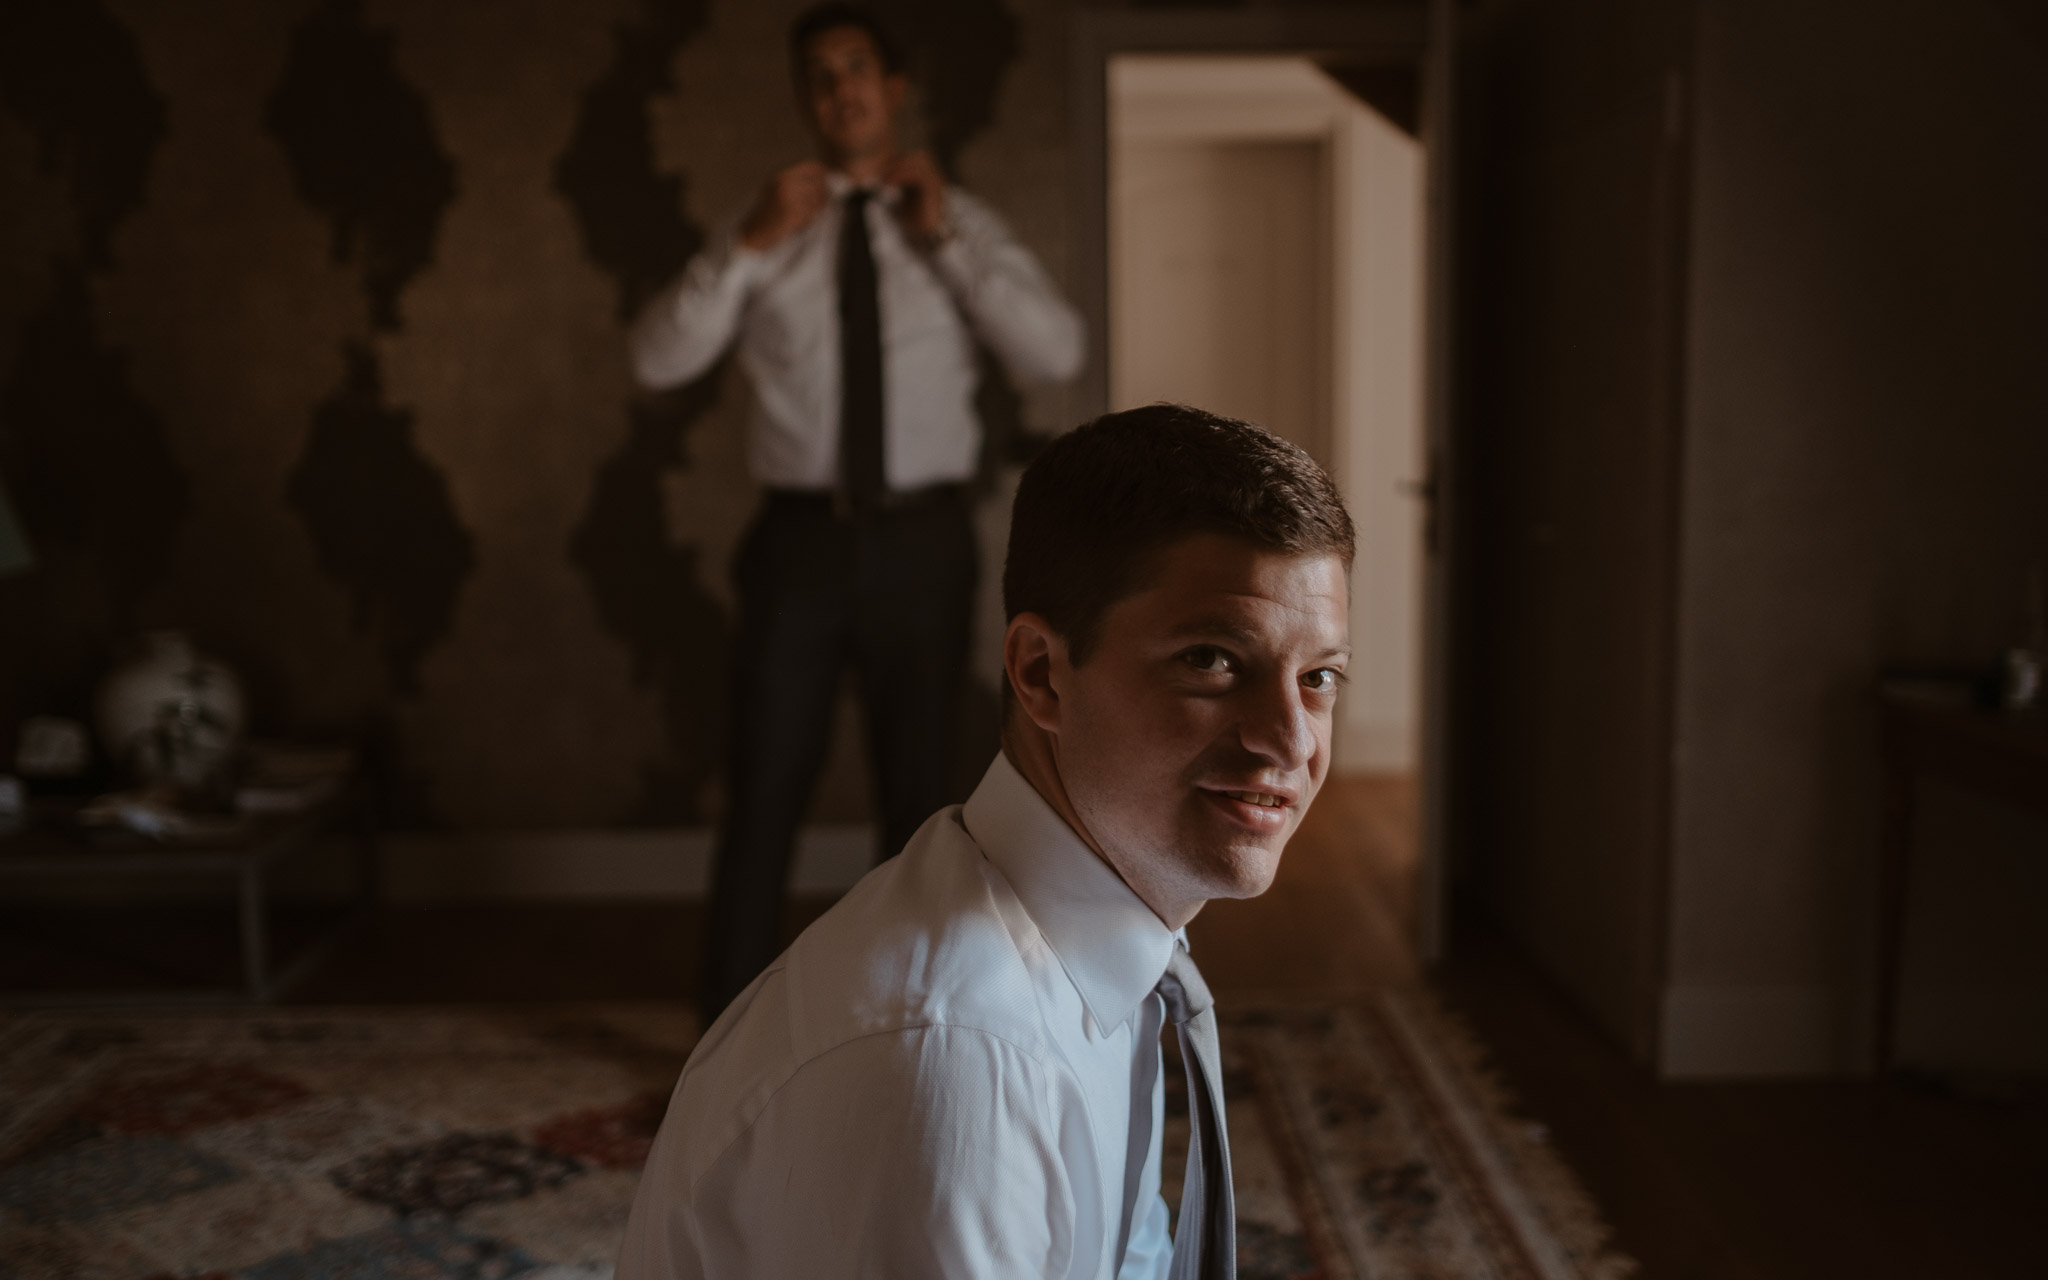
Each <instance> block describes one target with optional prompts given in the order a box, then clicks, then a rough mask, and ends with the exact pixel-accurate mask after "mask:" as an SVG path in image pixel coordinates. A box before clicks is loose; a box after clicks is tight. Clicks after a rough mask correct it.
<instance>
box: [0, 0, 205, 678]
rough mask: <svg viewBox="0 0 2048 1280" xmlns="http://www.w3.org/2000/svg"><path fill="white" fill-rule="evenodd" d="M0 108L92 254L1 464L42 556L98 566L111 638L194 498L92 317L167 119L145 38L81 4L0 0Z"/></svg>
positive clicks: (30, 347)
mask: <svg viewBox="0 0 2048 1280" xmlns="http://www.w3.org/2000/svg"><path fill="white" fill-rule="evenodd" d="M0 102H4V103H5V105H6V106H7V108H8V110H10V111H12V112H13V113H14V114H15V115H16V116H18V117H20V119H21V120H22V122H23V123H24V124H25V125H27V127H28V129H29V131H30V132H31V133H32V134H33V135H34V136H35V139H36V144H37V149H38V152H39V156H38V158H39V161H40V163H41V165H42V167H43V170H44V171H45V172H46V173H49V174H52V175H58V176H61V177H62V178H63V179H64V181H65V184H66V185H67V186H68V188H69V189H70V193H71V198H72V203H73V206H74V210H75V214H76V217H77V226H78V240H79V245H80V250H81V253H82V255H83V261H82V262H79V261H72V262H62V263H58V264H56V268H55V271H54V281H53V287H52V291H51V293H50V295H49V298H48V300H47V301H46V302H45V303H44V304H43V306H42V307H41V308H40V309H39V310H38V312H37V313H36V314H35V315H34V316H33V317H32V318H31V319H30V321H29V323H28V324H27V325H26V326H25V328H24V330H23V332H22V335H21V341H20V346H19V348H18V349H17V350H16V352H15V355H14V362H13V368H12V369H11V371H10V372H9V375H8V380H7V382H6V384H5V385H4V386H0V473H4V474H5V475H6V477H7V482H8V483H7V487H8V490H9V491H10V492H11V493H12V495H13V496H14V500H15V502H16V503H17V504H19V512H20V516H21V522H22V525H23V528H24V530H25V531H26V533H27V535H28V538H29V541H30V543H31V544H32V545H34V546H35V547H37V548H38V550H39V552H40V554H41V555H42V557H43V559H44V561H45V563H46V564H50V562H51V561H52V558H53V553H56V552H58V551H60V549H61V550H63V551H75V552H81V553H83V554H84V555H85V556H86V557H87V558H89V559H90V560H91V561H92V562H93V565H94V569H95V570H96V571H95V572H92V573H90V575H89V576H90V577H91V578H92V579H93V580H95V581H96V582H97V584H98V594H99V595H100V596H101V597H102V598H101V600H100V601H99V604H98V608H99V609H100V610H102V616H101V617H100V618H98V619H97V620H96V627H97V628H98V629H100V630H101V631H102V634H101V635H100V636H99V640H100V642H102V643H106V642H111V641H112V639H113V638H114V635H115V634H116V633H118V632H120V631H123V630H127V629H129V628H131V627H132V626H133V625H134V623H135V613H136V609H137V607H138V605H139V603H140V601H141V598H142V595H143V593H144V592H145V591H146V590H147V589H148V588H149V587H150V586H151V585H153V584H154V583H156V582H157V581H158V580H159V579H160V578H161V577H162V576H163V573H164V571H165V569H166V568H167V567H168V565H169V563H170V559H171V554H172V551H173V548H174V546H175V543H176V535H177V531H178V527H179V525H180V524H181V522H182V521H183V519H184V516H185V514H186V509H187V506H188V504H189V500H190V499H189V490H190V483H189V481H188V479H187V477H186V474H185V472H184V470H183V468H182V467H181V466H180V465H179V462H178V459H177V457H176V456H175V455H174V454H173V453H172V452H171V448H170V444H169V442H168V440H167V439H166V437H165V434H164V425H163V421H162V419H161V417H159V415H158V414H157V413H156V411H155V410H153V409H152V408H151V407H150V406H149V405H147V404H145V403H144V402H143V401H142V400H141V399H140V398H138V397H137V396H136V394H135V392H134V390H133V389H132V388H131V387H130V385H129V381H128V365H127V360H126V358H125V356H124V355H123V354H122V353H121V352H120V351H117V350H114V349H111V348H109V347H107V346H105V345H104V344H102V342H101V341H100V336H99V332H98V328H97V325H96V323H95V319H94V314H93V307H94V299H93V280H92V277H93V274H94V273H100V272H104V271H106V270H107V269H108V268H110V267H111V266H112V264H113V240H114V235H115V232H116V231H117V230H118V228H119V227H120V225H121V224H122V222H123V221H124V220H126V219H127V217H128V216H129V215H130V214H132V213H133V212H134V211H135V210H136V209H138V208H140V207H141V205H142V201H143V195H144V192H145V191H146V189H147V188H148V185H149V174H150V168H151V164H152V160H153V158H154V156H155V153H156V151H157V148H158V147H159V145H160V144H161V143H162V141H163V139H164V136H165V133H166V125H165V117H166V114H167V113H166V111H165V107H164V99H163V95H162V94H160V93H159V92H158V91H157V89H156V88H155V86H153V85H152V84H151V83H150V81H149V76H148V73H147V71H146V70H145V69H144V67H143V63H142V57H141V54H140V52H139V50H138V48H137V46H136V41H135V37H134V35H133V33H131V32H130V31H129V30H128V29H127V28H126V27H124V26H122V25H121V23H120V22H119V21H117V20H116V19H115V18H114V16H113V15H112V14H110V13H109V12H108V11H107V10H106V8H105V7H104V6H103V5H101V4H99V3H96V2H81V0H9V2H8V3H7V4H5V5H0ZM50 567H51V568H52V569H54V568H55V565H54V564H50ZM9 586H10V591H9V594H15V593H16V592H22V593H25V592H29V591H32V590H33V589H34V587H35V583H34V581H33V579H30V580H26V581H23V580H16V582H14V583H11V584H9ZM47 621H48V622H49V625H51V626H52V627H56V626H58V625H60V624H59V623H58V621H57V620H56V619H48V620H47ZM74 621H75V620H74Z"/></svg>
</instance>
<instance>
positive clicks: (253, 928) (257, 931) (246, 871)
mask: <svg viewBox="0 0 2048 1280" xmlns="http://www.w3.org/2000/svg"><path fill="white" fill-rule="evenodd" d="M241 888H242V892H241V900H242V901H241V906H242V979H243V982H244V983H245V985H247V986H248V988H249V998H250V999H251V1000H264V999H267V998H269V992H268V991H267V990H265V988H264V983H263V971H264V968H265V967H266V962H267V961H268V958H269V947H270V943H269V939H268V938H267V937H266V936H265V928H264V926H265V923H266V922H265V920H264V918H263V871H262V868H261V867H259V866H258V865H257V864H256V863H254V862H251V863H250V864H249V865H247V866H245V867H243V868H242V886H241Z"/></svg>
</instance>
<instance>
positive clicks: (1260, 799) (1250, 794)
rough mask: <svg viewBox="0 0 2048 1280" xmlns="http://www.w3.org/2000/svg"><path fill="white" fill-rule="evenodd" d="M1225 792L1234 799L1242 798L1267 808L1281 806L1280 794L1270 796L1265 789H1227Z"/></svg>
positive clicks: (1248, 802)
mask: <svg viewBox="0 0 2048 1280" xmlns="http://www.w3.org/2000/svg"><path fill="white" fill-rule="evenodd" d="M1223 794H1224V795H1226V796H1229V797H1230V798H1231V799H1232V800H1242V801H1243V802H1244V803H1246V804H1255V805H1260V806H1262V807H1264V808H1267V809H1278V808H1279V807H1280V797H1279V796H1269V795H1267V794H1266V793H1265V792H1263V791H1226V792H1224V793H1223Z"/></svg>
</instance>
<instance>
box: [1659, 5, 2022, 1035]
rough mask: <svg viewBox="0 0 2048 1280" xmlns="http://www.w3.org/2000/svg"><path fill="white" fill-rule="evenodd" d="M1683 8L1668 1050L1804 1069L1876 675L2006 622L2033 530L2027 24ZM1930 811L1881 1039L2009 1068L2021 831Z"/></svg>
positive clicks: (1858, 949)
mask: <svg viewBox="0 0 2048 1280" xmlns="http://www.w3.org/2000/svg"><path fill="white" fill-rule="evenodd" d="M1701 17H1702V22H1701V27H1700V45H1699V62H1698V66H1699V73H1698V74H1699V88H1698V95H1697V96H1698V101H1699V126H1698V142H1697V147H1698V170H1697V174H1696V181H1695V187H1694V190H1695V193H1696V198H1695V203H1694V205H1693V230H1692V235H1693V243H1694V246H1695V254H1694V257H1693V260H1692V271H1691V283H1690V293H1691V297H1692V308H1691V315H1690V325H1689V327H1690V335H1691V336H1690V344H1689V349H1688V357H1687V358H1688V363H1689V366H1690V370H1691V373H1690V376H1689V378H1688V387H1689V394H1688V401H1687V437H1686V465H1685V473H1686V488H1685V495H1684V511H1685V536H1684V558H1683V567H1682V580H1683V584H1684V586H1683V600H1682V606H1681V611H1680V627H1681V634H1680V642H1679V649H1680V655H1681V657H1680V663H1681V665H1680V675H1679V681H1678V686H1677V688H1678V697H1679V718H1678V732H1677V747H1678V753H1677V754H1678V761H1679V769H1678V794H1677V803H1676V806H1675V810H1674V815H1673V862H1672V882H1671V938H1670V947H1671V951H1670V981H1671V991H1670V993H1669V996H1668V998H1667V1001H1666V1004H1665V1008H1664V1027H1663V1035H1664V1045H1663V1050H1664V1057H1665V1061H1666V1066H1667V1069H1668V1070H1669V1071H1671V1072H1672V1073H1673V1074H1725V1073H1743V1074H1758V1073H1783V1072H1812V1071H1826V1070H1834V1069H1839V1068H1843V1067H1848V1066H1853V1065H1856V1064H1857V1063H1859V1062H1860V1061H1862V1059H1863V1052H1864V1046H1865V1038H1866V1025H1867V1023H1866V1019H1867V1010H1868V1006H1869V1000H1870V994H1869V993H1870V988H1869V981H1870V977H1871V974H1870V972H1869V967H1870V965H1869V958H1868V957H1869V950H1870V941H1869V939H1870V937H1871V928H1872V924H1871V912H1872V900H1873V896H1874V879H1875V844H1876V817H1877V790H1876V776H1875V770H1876V759H1875V750H1874V733H1875V726H1874V716H1873V709H1872V705H1871V701H1870V693H1871V688H1872V683H1873V680H1874V678H1875V675H1876V672H1877V670H1878V668H1879V666H1880V665H1881V664H1882V663H1885V662H1901V661H1905V662H1916V661H1917V662H1935V661H1945V662H1956V661H1984V660H1988V659H1989V658H1991V657H1992V656H1993V655H1995V654H1996V653H1997V651H1998V650H2000V649H2001V648H2003V647H2005V646H2006V645H2009V644H2012V643H2015V642H2017V641H2018V640H2019V639H2020V637H2021V635H2022V630H2021V627H2022V623H2023V616H2022V614H2021V611H2020V603H2021V589H2022V584H2023V582H2024V579H2025V574H2026V572H2027V570H2028V568H2029V567H2030V566H2033V565H2038V564H2040V563H2042V562H2043V561H2044V560H2048V501H2043V498H2042V492H2043V490H2042V483H2043V477H2044V476H2048V383H2044V382H2043V380H2042V378H2041V377H2040V363H2041V352H2042V351H2043V350H2048V239H2044V237H2043V236H2042V233H2041V228H2042V227H2044V226H2048V168H2044V166H2043V165H2042V164H2041V163H2040V158H2041V157H2042V156H2043V155H2048V39H2044V37H2048V21H2044V20H2043V18H2042V17H2041V16H2040V10H2039V9H2038V7H2032V8H2030V7H2029V6H2026V5H2022V4H2011V5H2003V4H1993V3H1986V2H1984V0H1966V2H1963V3H1953V4H1935V3H1932V2H1931V0H1884V2H1882V3H1876V4H1850V3H1846V2H1845V0H1843V2H1834V0H1813V2H1809V3H1804V4H1800V5H1796V6H1786V5H1781V4H1763V3H1752V2H1748V0H1714V2H1713V3H1708V4H1704V5H1703V6H1702V7H1701ZM1927 817H1928V820H1927V821H1926V822H1925V823H1923V825H1922V832H1923V839H1922V841H1921V843H1920V847H1919V850H1918V858H1919V863H1918V865H1919V866H1920V867H1922V868H1925V869H1926V870H1925V872H1924V874H1923V875H1922V877H1921V879H1920V880H1919V881H1918V883H1917V884H1916V886H1915V894H1914V899H1913V905H1912V908H1911V910H1912V917H1911V921H1910V923H1909V931H1910V932H1909V936H1910V938H1911V943H1910V947H1909V959H1908V965H1909V968H1908V979H1907V980H1908V983H1909V987H1908V1000H1907V1006H1906V1009H1905V1011H1904V1016H1905V1019H1906V1023H1907V1025H1906V1026H1905V1027H1904V1028H1902V1030H1903V1032H1904V1036H1905V1039H1904V1043H1905V1046H1906V1048H1907V1051H1908V1053H1909V1055H1911V1056H1916V1057H1918V1058H1920V1059H1921V1060H1922V1061H1925V1062H1932V1063H1940V1062H1948V1063H1950V1064H1954V1063H1959V1062H1961V1063H1967V1064H1974V1065H1993V1064H1996V1063H1995V1060H1996V1059H1997V1058H1998V1055H1999V1052H2000V1051H2001V1049H2003V1050H2009V1051H2010V1052H2008V1053H2007V1055H2006V1061H2005V1062H2004V1063H2003V1065H2008V1066H2010V1065H2017V1064H2021V1063H2022V1060H2023V1059H2026V1058H2027V1057H2028V1055H2029V1054H2030V1055H2031V1058H2030V1061H2031V1065H2034V1066H2037V1067H2038V1066H2039V1065H2041V1064H2042V1063H2044V1062H2048V1053H2044V1052H2043V1048H2044V1046H2043V1045H2042V1044H2040V1043H2039V1041H2040V1037H2039V1036H2038V1035H2035V1036H2033V1037H2032V1040H2033V1041H2034V1043H2033V1044H2032V1046H2031V1048H2030V1049H2029V1047H2028V1046H2027V1045H2025V1044H2023V1043H2022V1042H2023V1041H2026V1040H2027V1039H2028V1037H2026V1036H2024V1035H2018V1034H2015V1032H2014V1030H2013V1029H2014V1028H2019V1027H2027V1026H2032V1027H2040V1026H2048V942H2044V940H2043V931H2042V930H2041V929H2040V925H2039V920H2040V912H2041V910H2042V909H2043V908H2044V907H2048V878H2044V876H2043V875H2042V873H2041V871H2042V866H2043V861H2042V860H2041V859H2040V858H2039V857H2038V855H2039V854H2040V853H2042V852H2048V829H2044V828H2043V826H2042V825H2040V824H2038V823H2029V822H2027V821H2025V820H2022V819H2021V818H2020V817H2019V815H2017V814H2001V813H1998V812H1995V811H1991V810H1989V808H1988V806H1981V805H1974V804H1973V803H1972V802H1970V801H1969V800H1968V799H1967V798H1965V797H1962V796H1944V797H1930V798H1929V805H1928V815H1927ZM2026 851H2031V853H2032V854H2033V855H2036V856H2033V857H2028V856H2026ZM2030 921H2031V923H2030ZM2015 1055H2017V1056H2015Z"/></svg>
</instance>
